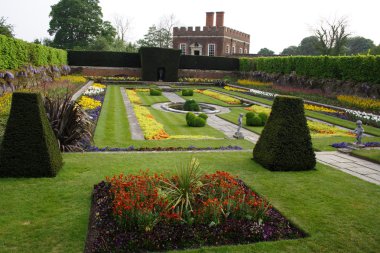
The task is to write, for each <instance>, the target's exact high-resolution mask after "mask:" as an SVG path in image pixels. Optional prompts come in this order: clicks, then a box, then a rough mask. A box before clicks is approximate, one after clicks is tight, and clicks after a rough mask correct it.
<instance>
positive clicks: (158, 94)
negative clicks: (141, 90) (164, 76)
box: [149, 88, 162, 96]
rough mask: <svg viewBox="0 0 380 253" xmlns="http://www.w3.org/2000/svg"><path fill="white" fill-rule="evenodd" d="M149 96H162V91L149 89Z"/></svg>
mask: <svg viewBox="0 0 380 253" xmlns="http://www.w3.org/2000/svg"><path fill="white" fill-rule="evenodd" d="M149 94H150V95H151V96H161V95H162V90H160V89H153V88H151V89H149Z"/></svg>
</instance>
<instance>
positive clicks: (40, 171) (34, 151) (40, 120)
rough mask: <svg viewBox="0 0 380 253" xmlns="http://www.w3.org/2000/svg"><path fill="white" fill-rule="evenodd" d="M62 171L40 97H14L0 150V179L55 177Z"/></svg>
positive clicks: (54, 138) (56, 144) (16, 93)
mask: <svg viewBox="0 0 380 253" xmlns="http://www.w3.org/2000/svg"><path fill="white" fill-rule="evenodd" d="M26 108H27V110H26ZM61 167H62V156H61V153H60V151H59V147H58V141H57V138H56V137H55V135H54V133H53V130H52V129H51V126H50V123H49V121H48V118H47V116H46V111H45V108H44V106H43V103H42V97H41V94H40V93H19V92H15V93H13V98H12V107H11V111H10V115H9V119H8V124H7V126H6V129H5V134H4V139H3V142H2V143H1V146H0V177H54V176H56V175H57V173H58V171H59V170H60V169H61Z"/></svg>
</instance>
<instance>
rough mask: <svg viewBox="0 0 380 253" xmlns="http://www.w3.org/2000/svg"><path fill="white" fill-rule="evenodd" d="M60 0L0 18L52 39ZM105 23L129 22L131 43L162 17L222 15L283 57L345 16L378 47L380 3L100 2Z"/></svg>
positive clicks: (256, 46)
mask: <svg viewBox="0 0 380 253" xmlns="http://www.w3.org/2000/svg"><path fill="white" fill-rule="evenodd" d="M57 2H59V0H0V6H1V8H0V17H1V16H4V17H7V18H8V19H7V21H8V23H10V24H12V25H13V26H14V33H15V35H16V37H17V38H20V39H23V40H26V41H33V40H35V39H37V38H38V39H42V38H45V37H49V34H48V32H47V30H48V28H49V21H50V18H49V13H50V11H51V5H54V4H56V3H57ZM100 6H101V7H102V11H103V19H104V20H108V21H111V22H113V21H114V17H115V16H116V15H119V16H122V17H125V18H127V19H129V20H130V23H131V25H130V26H131V28H130V31H129V33H128V34H127V39H128V40H129V41H132V42H133V41H136V40H138V39H140V38H142V37H143V36H144V34H145V33H146V32H147V31H148V28H149V27H150V26H151V25H153V24H158V23H159V21H160V19H161V18H162V17H163V16H168V15H170V14H174V15H175V17H176V18H177V20H178V24H179V26H204V25H205V22H206V12H213V11H215V12H217V11H224V12H225V17H224V24H225V26H227V27H230V28H233V29H236V30H239V31H242V32H245V33H248V34H250V35H251V48H250V53H256V52H257V51H259V50H260V49H261V48H264V47H266V48H269V49H271V50H273V51H275V53H280V52H281V51H282V50H283V49H284V48H286V47H288V46H291V45H298V44H299V43H300V41H301V40H302V39H303V38H304V37H307V36H310V35H312V34H313V28H315V27H317V26H318V24H320V21H321V20H323V19H329V20H332V19H334V18H340V17H343V16H344V17H346V18H347V19H348V24H349V32H350V33H351V34H352V35H354V36H363V37H365V38H369V39H371V40H373V41H374V42H375V44H376V45H378V44H380V29H379V27H378V25H379V24H380V15H379V13H378V12H379V7H380V1H379V0H361V1H357V0H355V1H353V0H309V1H308V0H287V1H284V0H264V1H263V0H260V1H257V0H232V1H231V0H229V1H227V0H188V1H180V0H159V1H155V0H150V1H148V0H135V1H127V0H100Z"/></svg>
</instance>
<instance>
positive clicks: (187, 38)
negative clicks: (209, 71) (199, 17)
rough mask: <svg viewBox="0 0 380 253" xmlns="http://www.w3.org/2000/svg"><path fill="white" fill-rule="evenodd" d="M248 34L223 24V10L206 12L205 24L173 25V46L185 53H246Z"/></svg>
mask: <svg viewBox="0 0 380 253" xmlns="http://www.w3.org/2000/svg"><path fill="white" fill-rule="evenodd" d="M249 44H250V35H249V34H246V33H243V32H239V31H237V30H234V29H231V28H228V27H226V26H224V12H216V24H215V25H214V12H207V13H206V26H204V27H202V29H201V27H199V26H196V27H195V29H193V27H174V29H173V48H178V49H180V50H181V51H182V54H186V55H206V56H228V55H233V54H248V53H249Z"/></svg>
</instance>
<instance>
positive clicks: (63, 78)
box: [56, 75, 86, 83]
mask: <svg viewBox="0 0 380 253" xmlns="http://www.w3.org/2000/svg"><path fill="white" fill-rule="evenodd" d="M56 80H58V81H68V82H71V83H85V82H86V78H84V77H83V76H71V75H69V76H61V77H59V78H57V79H56Z"/></svg>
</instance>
